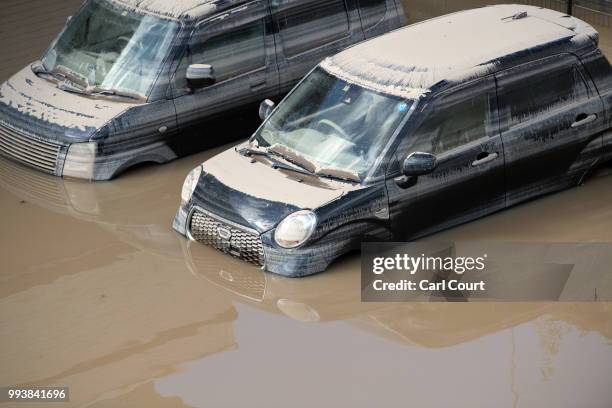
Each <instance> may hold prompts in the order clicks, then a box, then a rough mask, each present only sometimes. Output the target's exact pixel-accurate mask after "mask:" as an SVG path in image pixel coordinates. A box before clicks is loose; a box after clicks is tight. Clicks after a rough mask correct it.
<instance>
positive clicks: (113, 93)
mask: <svg viewBox="0 0 612 408" xmlns="http://www.w3.org/2000/svg"><path fill="white" fill-rule="evenodd" d="M90 95H100V96H118V97H121V98H129V99H134V100H137V101H142V100H144V99H145V98H144V97H143V96H142V95H139V94H137V93H132V92H126V91H117V90H115V89H104V88H95V87H94V88H93V90H92V91H91V92H90Z"/></svg>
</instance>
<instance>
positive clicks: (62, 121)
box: [0, 66, 135, 143]
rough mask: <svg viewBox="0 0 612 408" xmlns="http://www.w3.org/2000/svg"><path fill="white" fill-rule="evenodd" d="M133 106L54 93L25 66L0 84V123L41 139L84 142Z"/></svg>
mask: <svg viewBox="0 0 612 408" xmlns="http://www.w3.org/2000/svg"><path fill="white" fill-rule="evenodd" d="M133 106H135V104H134V103H125V102H117V101H112V100H108V99H96V98H90V97H86V96H82V95H77V94H72V93H68V92H65V91H61V90H59V89H57V87H56V84H54V83H53V82H50V81H48V80H46V79H43V78H39V77H38V76H36V75H35V74H34V73H33V72H32V69H31V68H30V67H29V66H28V67H26V68H24V69H23V70H21V71H20V72H18V73H17V74H15V75H14V76H13V77H11V78H10V79H9V80H8V81H6V82H5V83H4V84H2V87H1V88H0V120H3V121H5V122H7V123H9V124H11V125H13V126H14V127H17V128H20V129H22V130H25V131H27V132H30V133H32V134H35V135H38V136H40V137H42V138H44V139H48V140H53V141H58V142H65V143H73V142H83V141H87V140H88V139H89V138H90V137H91V136H92V135H93V134H94V133H95V132H96V131H97V130H98V129H100V128H101V127H102V126H104V125H105V124H106V123H107V122H108V121H109V120H111V119H113V118H114V117H116V116H117V115H119V114H121V113H122V112H125V111H126V110H127V109H129V108H130V107H133Z"/></svg>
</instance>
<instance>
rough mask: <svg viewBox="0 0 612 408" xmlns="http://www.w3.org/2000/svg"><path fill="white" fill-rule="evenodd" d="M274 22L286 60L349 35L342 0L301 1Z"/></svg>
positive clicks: (279, 15) (283, 11)
mask: <svg viewBox="0 0 612 408" xmlns="http://www.w3.org/2000/svg"><path fill="white" fill-rule="evenodd" d="M277 18H278V23H279V28H280V35H281V39H282V42H283V47H284V50H285V55H286V56H288V57H291V56H294V55H297V54H300V53H302V52H304V51H308V50H310V49H313V48H317V47H319V46H321V45H324V44H327V43H330V42H332V41H335V40H337V39H340V38H343V37H346V36H347V35H348V31H349V24H348V16H347V13H346V6H345V4H344V0H325V1H321V0H319V1H304V2H303V3H301V4H298V5H295V6H291V7H289V8H288V9H286V10H282V11H279V12H278V13H277Z"/></svg>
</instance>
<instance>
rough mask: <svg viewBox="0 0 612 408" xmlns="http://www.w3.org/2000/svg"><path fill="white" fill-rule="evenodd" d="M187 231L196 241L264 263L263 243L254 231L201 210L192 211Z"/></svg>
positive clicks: (241, 257)
mask: <svg viewBox="0 0 612 408" xmlns="http://www.w3.org/2000/svg"><path fill="white" fill-rule="evenodd" d="M189 231H190V233H191V236H192V237H193V239H195V240H196V241H198V242H201V243H203V244H206V245H210V246H213V247H215V248H217V249H219V250H221V251H223V252H225V253H227V254H230V255H233V256H235V257H238V258H240V259H243V260H245V261H247V262H251V263H254V264H256V265H263V264H264V252H263V245H262V243H261V239H260V238H259V235H258V234H257V233H256V232H254V231H253V232H250V231H246V230H245V229H242V228H239V227H237V226H235V225H234V224H232V223H229V222H227V221H224V220H221V219H219V218H217V217H213V216H211V215H209V214H208V213H205V212H203V211H201V210H195V211H194V212H193V214H192V216H191V221H190V223H189Z"/></svg>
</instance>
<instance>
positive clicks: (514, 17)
mask: <svg viewBox="0 0 612 408" xmlns="http://www.w3.org/2000/svg"><path fill="white" fill-rule="evenodd" d="M525 17H527V12H526V11H521V12H519V13H516V14H513V15H511V16H508V17H504V18H502V21H503V20H509V19H512V20H520V19H522V18H525Z"/></svg>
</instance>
